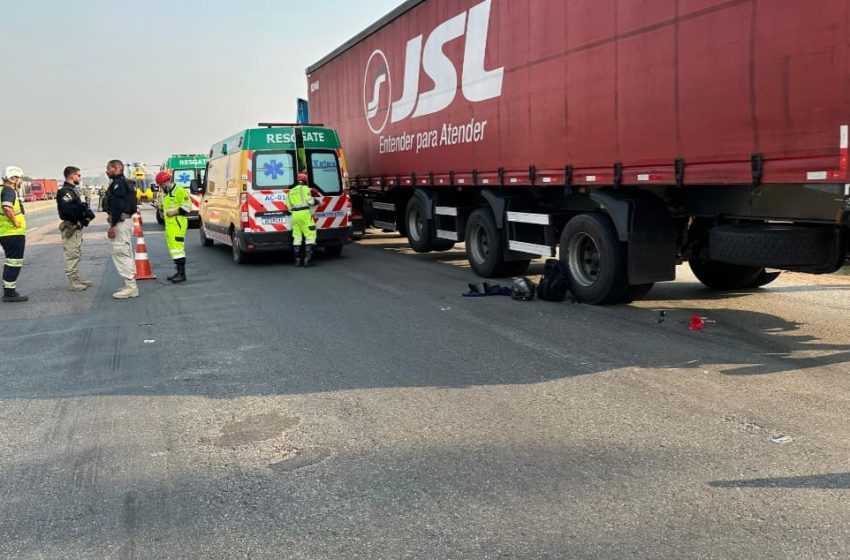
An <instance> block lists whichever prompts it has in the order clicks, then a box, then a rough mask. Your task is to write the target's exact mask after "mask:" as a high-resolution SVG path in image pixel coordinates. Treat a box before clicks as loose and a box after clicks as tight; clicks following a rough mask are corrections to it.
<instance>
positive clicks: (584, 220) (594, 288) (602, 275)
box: [560, 214, 629, 304]
mask: <svg viewBox="0 0 850 560" xmlns="http://www.w3.org/2000/svg"><path fill="white" fill-rule="evenodd" d="M560 245H561V251H560V255H561V261H562V262H563V263H564V264H565V265H566V266H567V275H568V277H569V280H570V291H571V292H572V293H573V294H575V296H576V297H577V298H578V299H579V300H580V301H582V302H584V303H590V304H597V303H612V302H616V301H621V300H622V299H623V297H624V296H625V295H626V290H627V289H628V287H629V284H628V275H627V272H626V255H625V251H624V250H623V246H622V245H621V244H620V242H619V241H618V239H617V234H616V232H615V231H614V225H613V224H612V223H611V220H610V219H609V218H608V217H607V216H603V215H600V214H580V215H578V216H576V217H575V218H573V219H571V220H570V221H569V222H567V225H566V227H564V231H563V233H561V241H560Z"/></svg>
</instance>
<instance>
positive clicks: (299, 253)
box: [295, 245, 304, 266]
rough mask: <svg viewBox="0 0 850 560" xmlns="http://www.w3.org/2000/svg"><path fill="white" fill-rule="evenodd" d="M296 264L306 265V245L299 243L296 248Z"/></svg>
mask: <svg viewBox="0 0 850 560" xmlns="http://www.w3.org/2000/svg"><path fill="white" fill-rule="evenodd" d="M295 266H304V247H303V246H302V245H299V246H298V248H297V249H296V250H295Z"/></svg>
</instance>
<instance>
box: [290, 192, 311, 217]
mask: <svg viewBox="0 0 850 560" xmlns="http://www.w3.org/2000/svg"><path fill="white" fill-rule="evenodd" d="M312 205H313V196H312V195H311V194H310V187H308V186H307V185H295V186H294V187H292V188H291V189H289V194H287V195H286V206H288V207H289V211H290V212H297V211H298V210H309V209H310V206H312Z"/></svg>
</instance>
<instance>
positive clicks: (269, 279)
mask: <svg viewBox="0 0 850 560" xmlns="http://www.w3.org/2000/svg"><path fill="white" fill-rule="evenodd" d="M145 218H146V220H145V237H146V241H147V247H148V250H149V252H150V257H151V262H152V264H153V269H154V272H155V273H156V275H157V276H158V278H157V280H155V281H146V282H140V288H141V297H139V298H137V299H134V300H127V301H115V300H112V299H111V297H110V294H111V293H112V292H113V291H114V290H116V289H117V288H119V286H120V281H119V278H118V276H117V274H116V272H115V270H114V267H113V266H112V263H111V260H110V258H109V255H108V245H107V242H106V238H105V226H104V224H103V220H102V215H100V216H99V217H98V222H95V224H93V226H92V227H91V228H90V229H89V230H88V231H87V233H86V238H85V244H84V249H83V250H84V263H83V267H82V269H83V276H84V277H87V278H90V279H92V280H94V281H95V286H94V288H92V289H90V290H88V291H87V292H84V293H73V292H69V291H67V290H66V284H65V279H64V276H63V274H62V261H61V246H60V245H59V239H58V232H57V230H56V226H57V222H56V220H55V218H54V217H53V216H52V213H47V214H45V215H35V216H33V217H32V218H31V220H30V227H31V229H32V231H31V233H30V235H29V239H28V246H27V256H26V266H25V268H24V270H23V273H22V275H21V278H20V291H21V292H22V293H26V294H28V295H30V296H31V298H32V299H31V301H30V302H29V303H26V304H14V305H12V304H2V306H0V319H2V325H3V327H2V339H0V557H2V558H51V559H53V558H87V559H88V558H299V559H300V558H310V559H314V558H369V559H376V558H388V559H397V558H553V559H554V558H612V559H621V558H627V557H635V558H670V559H681V558H846V557H848V556H850V505H848V504H850V500H848V497H850V464H848V446H850V422H848V419H849V418H850V412H849V411H848V404H850V375H848V374H850V368H848V362H850V326H848V317H850V313H848V312H850V279H848V278H844V277H840V276H828V277H818V278H814V277H809V276H803V275H786V276H784V277H783V278H781V279H780V280H779V281H777V282H776V283H775V284H772V285H770V286H769V287H768V288H766V289H762V290H754V291H750V292H743V293H734V294H722V295H719V294H712V293H711V292H708V291H706V290H704V289H703V288H702V287H701V286H700V285H699V284H698V283H696V282H695V281H694V279H693V277H691V276H690V275H688V274H687V273H686V271H684V270H683V271H681V272H682V274H681V279H680V280H679V281H677V282H674V283H669V284H664V285H658V286H656V287H655V288H654V289H653V290H652V292H650V294H649V296H648V298H647V299H646V300H644V301H641V302H637V303H635V304H632V305H621V306H613V307H592V306H586V305H581V304H572V303H569V302H566V303H560V304H557V303H549V302H541V301H534V302H530V303H523V302H515V301H513V300H511V299H510V298H507V297H486V298H463V297H461V295H460V294H461V293H462V292H464V291H466V289H467V287H466V284H467V282H470V281H476V280H477V279H476V278H475V277H474V276H473V274H472V273H471V272H470V271H469V269H468V268H466V266H465V260H464V259H463V256H462V253H460V252H457V251H453V252H448V253H441V254H435V255H415V254H411V253H410V252H409V251H408V250H406V249H404V244H403V243H402V242H401V241H400V240H399V239H398V238H396V237H393V236H389V235H379V236H375V237H372V238H370V239H368V240H365V241H361V242H359V243H357V244H355V245H352V246H349V247H347V248H346V250H345V252H344V253H343V257H342V258H338V259H332V258H320V259H319V260H318V262H317V266H315V267H314V268H312V269H306V270H304V269H297V268H293V267H292V266H290V265H287V264H285V263H284V262H283V258H282V257H280V256H271V257H269V258H266V259H263V261H262V262H258V263H256V264H249V265H245V266H236V265H234V264H233V263H232V261H231V259H230V253H229V250H228V248H226V247H223V246H220V245H216V246H215V247H213V248H203V247H201V246H200V243H199V242H198V239H197V231H196V230H192V231H190V236H189V239H190V242H189V243H188V252H189V259H188V266H187V275H188V277H189V282H187V283H186V284H183V285H179V286H171V285H168V283H167V282H166V281H165V276H167V275H168V274H171V272H172V267H171V263H170V261H169V259H168V256H167V253H166V250H165V244H164V240H163V235H162V230H161V228H160V227H158V226H157V225H156V223H155V222H154V220H153V214H152V212H151V211H150V210H147V211H146V213H145ZM532 272H537V273H539V272H540V266H539V265H538V266H536V268H534V269H533V270H532ZM661 311H664V314H663V316H662V314H661ZM693 314H697V315H699V316H702V317H704V318H705V319H706V325H705V328H704V329H703V330H701V331H696V332H694V331H690V330H689V329H688V322H689V320H690V318H691V316H692V315H693ZM783 436H784V437H783Z"/></svg>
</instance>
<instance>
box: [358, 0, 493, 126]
mask: <svg viewBox="0 0 850 560" xmlns="http://www.w3.org/2000/svg"><path fill="white" fill-rule="evenodd" d="M491 1H492V0H485V1H484V2H481V3H480V4H477V5H476V6H474V7H472V8H471V9H470V10H469V11H466V12H463V13H461V14H459V15H457V16H454V17H453V18H451V19H449V20H447V21H444V22H443V23H441V24H440V25H438V26H437V27H436V28H435V29H434V30H433V31H432V32H431V34H430V35H429V36H428V39H427V40H425V42H424V47H423V38H424V36H423V35H418V36H416V37H414V38H413V39H411V40H409V41H408V42H407V50H406V54H405V59H404V81H403V82H402V93H401V96H400V97H399V98H398V99H395V100H393V81H392V76H391V75H390V65H389V61H388V60H387V57H386V55H385V54H384V53H383V51H381V50H380V49H376V50H375V51H374V52H373V53H372V55H371V56H370V57H369V61H368V62H367V63H366V74H365V76H364V78H363V109H364V111H365V113H366V122H367V123H368V124H369V129H370V130H371V131H372V132H374V133H375V134H380V133H381V131H383V130H384V128H385V127H386V126H387V122H388V121H390V122H393V123H396V122H399V121H401V120H404V119H406V118H408V117H411V116H412V118H414V119H415V118H417V117H424V116H426V115H431V114H434V113H438V112H440V111H442V110H443V109H445V108H447V107H449V106H450V105H451V104H452V102H453V101H454V100H455V95H456V94H457V89H458V87H457V83H458V72H457V69H456V68H455V65H454V63H453V62H452V61H451V60H450V59H449V58H448V57H447V56H446V55H445V53H444V52H443V46H444V45H445V44H446V43H448V42H450V41H454V40H455V39H459V38H460V37H463V36H464V35H465V36H466V42H465V44H464V51H463V67H462V68H461V91H462V92H463V96H464V97H465V98H466V99H467V101H471V102H473V103H474V102H479V101H486V100H488V99H493V98H495V97H499V96H500V95H502V77H503V75H504V70H505V68H504V66H503V67H501V68H496V69H494V70H485V69H484V58H485V54H486V52H487V36H488V31H489V26H490V4H491ZM420 68H421V69H422V70H424V71H425V74H427V75H428V77H429V78H431V80H432V81H433V82H434V88H433V89H431V90H428V91H425V92H420V91H419V75H420Z"/></svg>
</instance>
